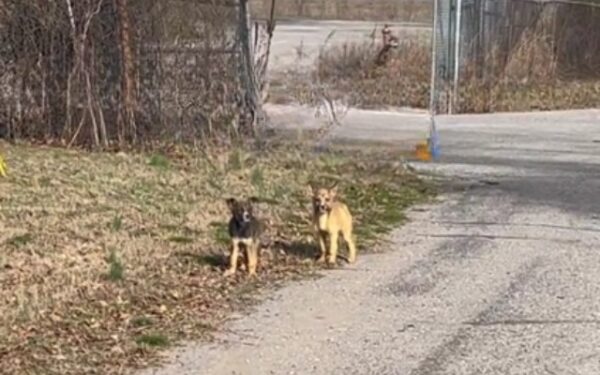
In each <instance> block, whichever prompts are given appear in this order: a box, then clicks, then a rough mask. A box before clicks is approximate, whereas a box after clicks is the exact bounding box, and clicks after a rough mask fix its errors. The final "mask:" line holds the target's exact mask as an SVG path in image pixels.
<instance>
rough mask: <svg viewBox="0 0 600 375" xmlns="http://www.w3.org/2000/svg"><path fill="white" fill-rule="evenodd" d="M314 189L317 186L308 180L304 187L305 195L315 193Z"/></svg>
mask: <svg viewBox="0 0 600 375" xmlns="http://www.w3.org/2000/svg"><path fill="white" fill-rule="evenodd" d="M316 191H317V187H316V186H315V184H314V183H312V182H309V183H308V186H307V187H306V194H307V195H315V192H316Z"/></svg>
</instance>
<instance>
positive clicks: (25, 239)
mask: <svg viewBox="0 0 600 375" xmlns="http://www.w3.org/2000/svg"><path fill="white" fill-rule="evenodd" d="M32 240H33V235H32V234H31V233H25V234H18V235H15V236H13V237H11V238H9V239H8V240H7V241H6V244H7V245H9V246H12V247H17V248H18V247H22V246H25V245H27V244H28V243H30V242H31V241H32Z"/></svg>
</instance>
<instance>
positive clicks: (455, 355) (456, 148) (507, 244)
mask: <svg viewBox="0 0 600 375" xmlns="http://www.w3.org/2000/svg"><path fill="white" fill-rule="evenodd" d="M280 110H282V109H281V108H280ZM275 117H276V116H275ZM347 120H348V123H349V124H351V126H349V128H351V129H350V130H348V131H346V129H345V126H346V125H344V126H342V128H341V129H339V130H338V133H337V137H338V138H344V137H346V138H353V137H354V138H356V137H358V138H362V139H373V138H381V137H384V138H387V139H388V140H389V141H395V140H396V141H401V140H403V139H406V136H405V135H404V134H405V133H410V132H411V131H414V132H419V131H423V126H424V125H426V124H427V122H426V117H425V116H423V115H418V114H417V115H414V114H413V115H409V114H406V113H404V114H395V115H394V114H389V113H388V114H379V115H378V114H369V113H368V112H364V111H355V112H353V113H351V114H349V115H348V118H347ZM374 127H375V128H377V129H378V130H377V131H376V132H375V131H373V129H374ZM439 128H440V133H441V140H442V147H443V149H442V153H443V157H442V160H440V161H439V162H438V163H432V164H415V167H417V168H420V169H422V170H425V171H434V172H436V173H437V174H440V175H444V176H445V178H446V179H447V186H448V190H447V192H446V193H445V194H444V195H443V196H442V197H441V198H440V202H438V203H436V204H431V205H428V206H424V207H420V208H418V209H415V210H413V211H412V212H411V214H410V216H411V218H412V221H411V222H410V223H409V224H408V225H406V226H404V227H402V228H399V229H398V230H396V231H395V232H394V233H393V234H392V236H391V238H392V240H393V241H392V245H391V246H390V251H389V252H387V253H385V254H380V255H372V256H360V254H359V258H358V263H357V264H356V265H355V266H352V267H348V266H347V267H344V268H343V269H340V270H336V271H331V272H327V273H326V276H325V277H323V278H321V279H319V280H310V281H304V282H300V283H295V284H292V285H289V286H287V287H285V288H283V289H281V290H280V291H278V292H277V293H276V294H275V295H274V296H273V298H271V299H269V300H268V301H266V302H265V303H263V304H262V305H260V306H258V307H257V308H256V310H255V311H254V312H252V313H250V314H248V315H246V316H242V317H238V319H236V320H235V321H234V322H233V324H232V326H231V327H230V330H228V332H223V333H222V334H220V335H219V342H218V343H216V344H211V345H205V344H201V343H200V344H189V345H188V346H186V347H183V348H180V349H177V350H174V351H173V352H171V353H170V357H169V358H170V359H169V364H168V365H167V366H165V367H163V368H161V369H158V370H148V371H145V372H143V374H156V375H158V374H161V375H175V374H177V375H188V374H190V375H191V374H195V375H232V374H238V375H267V374H315V375H334V374H340V375H342V374H344V375H345V374H347V375H351V374H356V375H367V374H377V375H387V374H390V375H391V374H407V375H435V374H457V375H458V374H460V375H469V374H473V375H480V374H498V375H500V374H501V375H510V374H515V375H516V374H528V375H533V374H540V375H541V374H551V375H552V374H560V375H563V374H565V375H567V374H586V375H597V374H600V272H598V268H599V266H600V246H599V245H600V200H599V199H598V196H599V192H600V111H571V112H558V113H538V114H506V115H487V116H484V115H481V116H457V117H442V118H440V119H439ZM349 203H350V206H351V202H349ZM359 241H360V239H359Z"/></svg>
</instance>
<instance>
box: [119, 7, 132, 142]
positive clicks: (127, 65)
mask: <svg viewBox="0 0 600 375" xmlns="http://www.w3.org/2000/svg"><path fill="white" fill-rule="evenodd" d="M115 8H116V10H117V15H118V18H119V47H120V50H121V96H122V106H123V107H122V108H121V111H120V116H121V118H120V124H119V142H120V143H121V144H123V143H124V142H125V140H127V139H129V140H132V141H135V139H136V135H137V134H136V133H137V131H136V124H135V112H136V97H135V63H134V57H133V52H132V48H131V43H132V40H133V38H132V37H131V25H130V20H129V12H128V10H127V0H115Z"/></svg>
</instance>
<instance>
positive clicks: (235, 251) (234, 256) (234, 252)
mask: <svg viewBox="0 0 600 375" xmlns="http://www.w3.org/2000/svg"><path fill="white" fill-rule="evenodd" d="M239 255H240V244H239V242H238V241H235V240H234V241H233V242H232V246H231V256H230V258H229V268H228V269H227V271H225V276H231V275H233V274H235V271H236V270H237V262H238V256H239Z"/></svg>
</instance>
